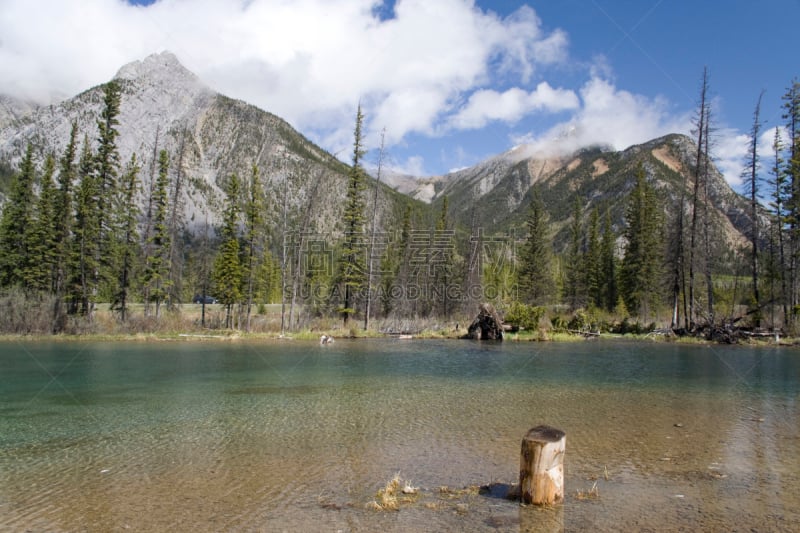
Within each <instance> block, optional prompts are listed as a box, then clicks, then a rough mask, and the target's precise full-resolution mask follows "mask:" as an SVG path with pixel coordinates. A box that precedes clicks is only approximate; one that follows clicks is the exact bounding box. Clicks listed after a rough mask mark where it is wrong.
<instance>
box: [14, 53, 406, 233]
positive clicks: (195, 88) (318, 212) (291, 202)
mask: <svg viewBox="0 0 800 533" xmlns="http://www.w3.org/2000/svg"><path fill="white" fill-rule="evenodd" d="M115 79H116V80H118V81H119V83H120V86H121V91H122V94H121V104H120V114H119V126H118V129H119V137H118V141H117V142H118V147H119V151H120V156H121V161H122V162H123V164H124V163H125V162H127V161H128V159H129V158H130V155H131V154H132V153H134V152H135V153H136V154H137V157H138V159H139V161H140V162H141V163H142V166H143V170H142V172H141V174H140V178H141V181H142V183H143V187H142V189H143V191H144V190H146V189H147V186H148V183H149V181H150V180H151V179H152V165H153V161H154V160H155V156H156V154H155V150H156V149H157V150H161V149H166V150H167V151H168V152H169V154H170V156H171V164H170V167H171V168H170V170H171V173H172V174H173V175H175V173H176V172H177V167H178V162H179V161H180V162H181V169H180V170H181V174H182V175H183V176H184V177H185V179H186V186H185V187H184V189H183V194H182V196H183V197H182V199H181V201H182V205H183V207H184V211H185V213H184V215H185V221H186V223H187V224H188V226H189V227H190V228H192V227H196V226H199V225H201V224H205V223H206V222H208V223H214V222H215V221H217V220H218V217H219V212H220V207H221V199H222V193H221V188H220V184H221V183H222V182H223V180H224V179H226V178H227V177H228V176H229V175H230V174H232V173H236V174H237V175H239V176H240V177H241V178H243V179H247V178H249V176H250V174H251V172H252V166H253V165H254V164H255V165H258V167H259V169H260V172H261V175H262V177H263V181H264V182H265V185H266V188H267V190H268V196H269V197H270V198H271V199H272V200H273V201H274V202H278V203H280V204H281V206H282V202H283V197H284V194H285V196H286V198H287V205H288V209H289V211H290V212H291V213H293V214H294V215H295V216H297V215H298V213H301V212H303V211H304V210H306V209H307V208H308V206H309V202H310V196H311V195H312V192H316V193H317V194H319V195H320V196H321V195H322V193H323V192H324V198H318V199H317V201H315V202H314V205H315V208H314V209H313V210H312V219H313V223H314V224H313V227H316V229H317V230H318V231H321V232H325V233H330V232H332V231H335V230H336V225H337V220H338V217H339V205H340V204H341V202H342V201H343V199H344V197H345V191H346V180H347V176H346V174H347V166H346V165H344V164H342V163H341V162H340V161H338V160H337V159H336V158H334V157H333V156H332V155H330V154H328V153H327V152H325V151H324V150H322V149H321V148H319V147H318V146H316V145H314V144H313V143H311V142H310V141H309V140H308V139H306V138H305V137H303V136H302V135H301V134H299V133H298V132H297V131H295V130H294V129H293V128H292V127H291V126H290V125H289V124H288V123H286V122H285V121H284V120H282V119H280V118H279V117H277V116H275V115H273V114H271V113H268V112H266V111H263V110H261V109H258V108H256V107H255V106H252V105H249V104H247V103H245V102H242V101H239V100H234V99H231V98H228V97H226V96H224V95H221V94H218V93H216V92H214V91H212V90H211V89H210V88H208V87H207V86H206V85H204V84H203V83H202V82H201V81H200V80H199V79H198V78H197V77H196V76H195V75H194V74H193V73H191V72H190V71H188V70H187V69H186V68H184V67H183V66H182V65H181V64H180V62H179V61H178V60H177V58H176V57H175V56H174V55H172V54H171V53H169V52H163V53H160V54H154V55H151V56H148V57H147V58H145V59H144V60H143V61H136V62H133V63H130V64H128V65H125V66H124V67H122V68H121V69H120V70H119V72H118V73H117V74H116V76H115ZM102 106H103V92H102V87H94V88H92V89H89V90H87V91H85V92H83V93H81V94H79V95H77V96H75V97H74V98H71V99H68V100H65V101H63V102H61V103H59V104H56V105H51V106H46V107H39V108H30V109H26V108H25V107H24V106H23V105H21V104H16V107H13V108H12V107H11V105H10V104H9V106H7V109H8V110H9V111H7V112H5V113H4V114H2V115H0V169H2V168H10V167H14V168H15V167H16V165H17V163H18V162H19V161H20V159H21V157H22V155H23V153H24V151H25V148H26V146H27V144H28V143H29V142H30V143H33V145H34V148H35V151H36V154H37V156H38V159H39V161H41V160H43V159H44V156H45V154H47V153H55V154H56V156H57V157H60V156H61V154H62V152H63V150H64V147H65V146H66V144H67V141H68V139H69V133H70V128H71V124H72V122H73V121H76V122H77V124H78V129H79V131H80V135H81V136H83V135H87V136H88V137H89V139H90V140H93V139H94V137H96V135H97V133H96V132H97V128H96V120H97V117H98V116H99V114H100V111H101V110H102ZM12 109H13V110H14V113H12V112H11V111H10V110H12ZM156 140H157V148H156ZM181 146H183V152H182V157H181ZM316 182H320V185H317V186H315V183H316ZM139 201H140V202H141V203H142V205H143V204H144V192H142V194H141V195H140V198H139ZM409 201H411V200H410V199H408V198H407V197H404V196H402V195H400V194H399V193H396V192H394V191H391V190H390V189H389V188H388V187H383V194H381V195H380V206H379V217H378V218H379V221H383V220H389V219H395V218H396V217H397V216H398V215H397V213H398V212H400V209H401V208H400V205H401V204H405V203H407V202H409ZM272 207H273V208H272V209H270V210H269V212H268V216H269V217H271V222H272V224H273V225H278V224H280V223H282V220H281V217H280V216H279V213H278V212H279V211H280V210H279V209H277V208H276V205H273V206H272ZM290 216H291V215H290Z"/></svg>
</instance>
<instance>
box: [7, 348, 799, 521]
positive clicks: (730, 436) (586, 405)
mask: <svg viewBox="0 0 800 533" xmlns="http://www.w3.org/2000/svg"><path fill="white" fill-rule="evenodd" d="M346 345H347V343H339V346H338V347H337V350H338V351H329V352H325V353H316V352H314V351H312V350H316V349H317V348H316V347H311V346H309V347H306V348H304V349H305V350H308V351H309V353H310V354H311V355H310V356H308V357H306V356H304V357H300V358H295V359H292V360H291V361H284V360H273V359H272V355H271V354H270V353H268V352H269V351H268V350H267V351H264V350H263V349H261V348H259V349H258V350H257V353H256V355H257V357H255V358H253V357H252V355H253V354H252V353H251V354H250V359H247V361H248V362H246V363H243V364H244V368H240V367H238V366H237V365H239V364H240V363H238V362H237V361H238V359H235V358H234V359H235V360H234V361H233V362H231V359H230V357H229V355H228V356H226V357H227V358H226V359H224V360H223V362H222V363H221V366H217V365H215V364H209V365H207V367H206V368H204V370H203V371H202V372H199V373H198V372H194V371H190V370H186V375H188V376H190V377H185V376H184V375H183V374H181V372H179V371H178V372H175V373H174V374H170V377H169V378H168V379H167V378H165V379H163V380H152V379H141V380H139V381H136V380H132V381H126V380H118V381H115V382H114V383H115V384H114V385H113V386H102V387H100V386H99V385H97V387H98V388H97V389H96V391H95V393H90V392H89V391H90V390H94V389H91V387H89V385H91V382H92V380H91V379H90V378H87V379H83V381H81V380H80V379H76V383H78V382H81V383H84V385H85V384H86V383H87V382H88V383H89V385H86V386H85V387H84V386H83V385H82V386H78V385H75V384H72V383H71V382H70V381H69V380H68V379H67V378H66V377H64V378H63V381H64V386H63V387H59V386H58V385H57V384H55V385H50V386H48V387H47V388H46V389H45V390H42V391H39V393H37V395H36V396H35V397H34V398H33V399H30V398H28V400H27V401H25V400H24V396H25V394H29V393H28V392H25V393H23V392H22V391H21V390H20V391H18V392H17V393H16V394H17V395H18V396H19V397H17V396H12V395H10V393H9V394H7V395H6V396H5V398H4V402H3V404H1V405H0V422H1V423H2V426H0V429H2V430H3V432H4V433H3V434H4V435H5V436H6V438H5V440H3V441H2V442H3V446H2V447H0V529H2V530H13V531H25V530H47V531H77V530H88V531H113V530H126V529H131V530H139V531H143V530H149V531H157V530H160V531H164V530H178V531H182V530H192V531H220V530H244V531H250V530H252V531H281V530H286V531H340V530H341V531H491V530H500V531H581V530H586V531H596V530H604V531H682V530H683V531H699V530H703V531H736V530H739V531H745V530H747V531H749V530H756V531H798V530H800V430H798V425H799V424H798V411H797V390H796V389H795V388H793V387H794V386H793V385H791V383H790V384H789V385H788V386H787V385H785V384H784V385H780V384H779V385H777V386H776V387H771V388H770V387H768V388H767V389H764V388H763V387H759V386H756V384H754V382H753V381H752V380H748V379H747V378H746V376H745V377H744V378H742V375H743V372H739V374H740V375H739V377H738V378H737V377H736V376H735V375H732V378H736V379H731V380H730V381H729V382H725V381H722V382H714V383H709V385H708V386H707V387H706V386H698V385H697V383H694V384H693V385H692V386H691V387H680V386H675V384H676V383H680V382H681V381H680V380H681V379H682V378H681V376H676V377H675V380H672V379H666V380H665V379H663V376H662V377H661V378H659V380H655V378H653V377H650V376H649V375H648V372H647V371H646V370H645V368H646V367H647V362H646V361H645V362H644V363H642V361H643V359H641V357H646V356H638V355H637V356H636V358H635V359H634V360H635V363H629V364H628V365H627V366H625V367H623V368H619V369H616V375H614V376H613V377H612V378H605V377H603V376H600V375H598V376H597V378H596V379H593V378H592V375H590V374H587V372H590V371H591V372H602V368H603V367H607V366H608V364H605V363H604V364H602V365H598V368H588V369H587V365H585V364H580V365H579V364H578V363H580V360H574V359H572V357H573V356H572V355H564V354H562V353H561V352H560V351H558V350H557V351H556V352H555V353H552V354H550V353H537V354H535V357H534V358H530V357H528V355H527V353H526V352H520V351H519V350H521V349H520V348H509V350H511V353H505V352H503V353H501V354H494V356H495V357H500V358H501V360H499V362H497V361H498V360H491V359H488V358H487V357H491V356H492V354H478V355H475V357H480V358H481V359H480V360H478V359H475V360H472V359H469V357H470V356H469V354H468V355H467V356H464V357H467V359H466V360H458V359H457V358H458V357H461V356H459V355H458V354H457V353H455V352H451V351H450V350H452V349H453V348H449V347H447V345H446V344H436V343H433V344H431V345H430V349H429V351H430V352H431V353H430V354H428V355H414V354H415V352H414V351H413V350H410V349H407V348H402V350H401V353H400V354H388V355H386V357H388V358H394V357H405V358H406V359H405V361H404V362H403V363H402V364H395V363H389V362H387V361H389V359H387V360H386V361H378V362H375V361H364V360H362V359H361V356H362V355H364V354H360V353H356V354H355V355H353V353H352V350H356V351H360V350H363V349H364V348H363V347H358V348H352V347H350V348H348V347H347V346H346ZM422 347H425V344H422V343H420V344H417V345H416V346H415V348H414V350H417V349H419V348H422ZM348 349H349V350H350V352H348ZM615 349H621V350H628V349H633V348H629V347H624V348H615ZM434 352H441V353H434ZM298 353H299V352H298ZM246 355H247V354H245V356H246ZM245 356H243V357H245ZM364 356H365V357H366V355H364ZM106 357H111V356H106ZM237 357H238V356H237ZM542 357H544V358H546V360H547V361H546V362H544V363H543V362H542ZM559 357H562V358H564V360H563V361H561V363H562V364H564V365H566V364H569V365H577V366H576V367H575V368H576V370H575V374H576V379H575V381H574V383H572V384H570V381H571V380H569V379H566V380H565V378H564V377H563V376H562V375H561V374H559V375H558V376H555V377H554V375H553V374H551V373H549V372H550V370H549V369H550V368H551V365H552V364H554V363H557V361H554V358H559ZM337 358H338V359H337ZM415 358H416V359H415ZM392 360H393V359H392ZM475 361H479V362H480V364H485V365H486V367H485V368H484V369H478V370H476V371H474V372H473V371H469V372H466V373H463V374H462V373H460V372H459V370H458V369H459V368H462V365H464V364H473V363H474V362H475ZM576 361H577V362H576ZM712 361H713V359H712ZM292 362H294V363H295V364H294V366H292V364H291V363H292ZM723 363H724V361H723ZM641 364H644V366H643V367H640V366H639V365H641ZM231 365H232V366H231ZM425 365H428V366H427V367H426V366H425ZM78 366H80V365H78ZM451 366H452V368H451ZM387 367H388V370H381V369H386V368H387ZM589 367H591V365H589ZM723 367H724V364H723ZM87 368H88V367H87ZM473 368H474V367H473ZM794 368H795V367H791V369H794ZM579 369H581V370H579ZM637 369H638V370H637ZM620 373H622V374H624V375H623V376H622V377H620V376H619V374H620ZM584 374H586V375H584ZM733 374H736V372H734V373H733ZM91 375H97V376H98V379H99V376H100V375H105V374H102V373H101V374H92V373H88V374H82V376H83V378H86V376H91ZM114 375H116V374H114ZM537 376H539V377H537ZM145 377H146V376H145ZM0 379H2V378H0ZM101 381H102V380H101ZM792 383H793V382H792ZM701 385H702V384H701ZM82 387H83V388H82ZM86 387H89V388H86ZM31 390H33V389H31ZM540 423H548V424H551V425H555V426H557V427H559V428H561V429H563V430H564V431H566V433H567V453H566V458H565V468H566V490H567V497H566V501H565V502H564V503H563V505H560V506H558V507H556V508H554V509H544V510H543V509H537V508H531V507H525V508H521V507H520V506H519V505H518V504H517V503H515V502H511V501H507V500H504V499H501V498H498V497H494V496H493V495H491V494H476V493H474V491H473V492H469V493H466V494H460V495H454V494H448V493H444V492H442V491H440V487H442V486H447V487H449V488H451V489H460V488H464V487H468V486H471V485H482V484H487V483H490V482H499V483H511V482H515V481H516V476H517V472H518V467H519V444H520V440H521V438H522V436H523V435H524V434H525V432H526V431H527V429H529V428H530V427H532V426H535V425H538V424H540ZM8 435H18V438H16V439H14V438H10V437H8ZM398 472H399V473H400V476H401V477H402V478H403V479H406V480H409V481H410V482H411V483H412V484H413V485H416V486H418V487H420V488H421V497H420V498H419V499H418V500H417V501H416V502H415V503H412V504H408V505H403V506H401V508H400V510H399V511H389V512H378V511H374V510H371V509H368V508H367V504H368V503H369V502H370V501H372V500H373V499H374V498H375V494H376V492H377V491H378V489H380V488H381V487H382V486H383V485H384V484H385V483H386V481H387V480H389V479H390V478H391V477H392V476H394V475H395V474H396V473H398ZM593 487H595V488H596V491H595V493H594V497H591V498H585V497H584V496H582V495H581V494H582V493H583V494H584V495H585V494H586V493H589V492H590V490H591V489H592V488H593Z"/></svg>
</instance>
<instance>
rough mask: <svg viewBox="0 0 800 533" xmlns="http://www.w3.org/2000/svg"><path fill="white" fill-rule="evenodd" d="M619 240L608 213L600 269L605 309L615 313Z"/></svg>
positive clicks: (604, 224)
mask: <svg viewBox="0 0 800 533" xmlns="http://www.w3.org/2000/svg"><path fill="white" fill-rule="evenodd" d="M616 246H617V239H616V236H615V235H614V232H613V230H612V228H611V212H610V211H606V216H605V222H604V223H603V237H602V241H601V243H600V268H601V269H602V277H603V307H604V308H605V309H606V311H609V312H610V311H613V310H614V307H615V306H616V305H617V299H618V298H619V295H618V293H617V259H616V256H615V250H616Z"/></svg>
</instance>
